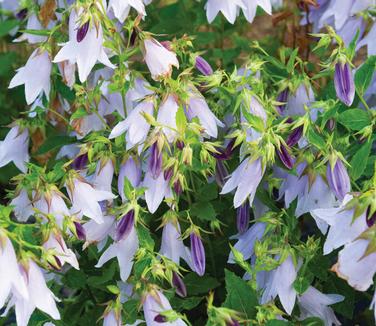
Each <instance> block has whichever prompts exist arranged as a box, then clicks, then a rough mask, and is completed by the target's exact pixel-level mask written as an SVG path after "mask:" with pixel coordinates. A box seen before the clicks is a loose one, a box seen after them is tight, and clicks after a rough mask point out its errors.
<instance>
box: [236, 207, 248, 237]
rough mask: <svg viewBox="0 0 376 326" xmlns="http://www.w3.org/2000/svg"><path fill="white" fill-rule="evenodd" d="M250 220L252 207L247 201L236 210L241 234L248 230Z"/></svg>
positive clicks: (237, 226) (237, 225) (237, 223)
mask: <svg viewBox="0 0 376 326" xmlns="http://www.w3.org/2000/svg"><path fill="white" fill-rule="evenodd" d="M249 219H250V207H249V205H248V203H247V201H245V202H244V203H243V205H241V206H240V207H238V208H237V210H236V228H237V229H238V232H239V234H243V233H244V232H245V231H246V230H247V229H248V225H249Z"/></svg>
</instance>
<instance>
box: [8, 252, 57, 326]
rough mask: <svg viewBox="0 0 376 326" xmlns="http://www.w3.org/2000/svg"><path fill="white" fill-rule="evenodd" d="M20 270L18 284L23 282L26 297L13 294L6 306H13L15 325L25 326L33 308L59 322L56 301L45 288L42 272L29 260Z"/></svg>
mask: <svg viewBox="0 0 376 326" xmlns="http://www.w3.org/2000/svg"><path fill="white" fill-rule="evenodd" d="M21 268H22V272H23V273H22V276H21V278H20V279H19V280H18V282H20V280H21V279H22V280H23V281H24V282H25V284H26V287H27V292H28V297H27V298H23V297H21V296H19V295H17V294H16V293H14V294H13V297H12V298H11V299H10V301H9V306H8V308H9V307H10V306H13V305H14V306H15V310H16V320H17V325H19V326H26V325H27V324H28V322H29V319H30V317H31V315H32V313H33V311H34V310H35V308H38V309H39V310H41V311H43V312H45V313H46V314H48V315H50V316H51V317H52V318H53V319H55V320H59V319H60V313H59V310H58V309H57V307H56V302H55V300H57V299H56V297H55V295H54V294H53V293H52V292H51V290H50V289H49V288H48V287H47V285H46V280H45V279H44V275H43V273H42V270H41V269H40V268H39V267H38V265H37V264H36V263H35V262H34V261H32V260H31V259H29V260H28V261H27V264H26V265H25V266H22V267H21Z"/></svg>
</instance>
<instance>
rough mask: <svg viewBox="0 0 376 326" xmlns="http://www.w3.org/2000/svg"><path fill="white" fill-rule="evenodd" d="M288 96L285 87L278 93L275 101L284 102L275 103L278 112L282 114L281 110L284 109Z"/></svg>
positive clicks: (287, 90)
mask: <svg viewBox="0 0 376 326" xmlns="http://www.w3.org/2000/svg"><path fill="white" fill-rule="evenodd" d="M288 96H289V89H288V88H285V89H284V90H283V91H282V92H281V93H279V94H278V96H277V101H278V102H281V103H284V104H280V105H277V107H276V109H277V111H278V113H279V114H282V113H283V111H284V110H285V108H286V102H287V98H288Z"/></svg>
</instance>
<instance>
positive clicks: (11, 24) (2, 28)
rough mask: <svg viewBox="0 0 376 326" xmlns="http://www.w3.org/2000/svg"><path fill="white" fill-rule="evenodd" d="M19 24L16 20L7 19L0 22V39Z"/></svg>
mask: <svg viewBox="0 0 376 326" xmlns="http://www.w3.org/2000/svg"><path fill="white" fill-rule="evenodd" d="M19 23H20V22H19V21H18V20H16V19H8V20H5V21H2V22H0V37H3V36H4V35H7V34H8V33H9V32H10V31H11V30H12V29H13V28H15V27H16V26H18V24H19Z"/></svg>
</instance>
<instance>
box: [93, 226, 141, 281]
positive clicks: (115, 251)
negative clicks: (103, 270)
mask: <svg viewBox="0 0 376 326" xmlns="http://www.w3.org/2000/svg"><path fill="white" fill-rule="evenodd" d="M138 244H139V242H138V236H137V232H136V228H135V227H134V225H132V227H131V229H130V230H129V232H128V235H127V236H126V237H124V238H122V239H121V240H120V241H115V242H114V243H112V244H111V245H110V246H109V247H108V248H107V249H106V250H105V252H104V253H103V254H102V255H101V257H100V258H99V261H98V263H97V264H96V265H95V267H97V268H100V267H102V266H103V265H104V264H105V263H106V262H108V261H109V260H110V259H112V258H114V257H116V258H117V260H118V263H119V268H120V278H121V280H122V281H123V282H126V281H127V279H128V277H129V275H130V273H131V270H132V266H133V257H134V255H135V254H136V252H137V250H138Z"/></svg>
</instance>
